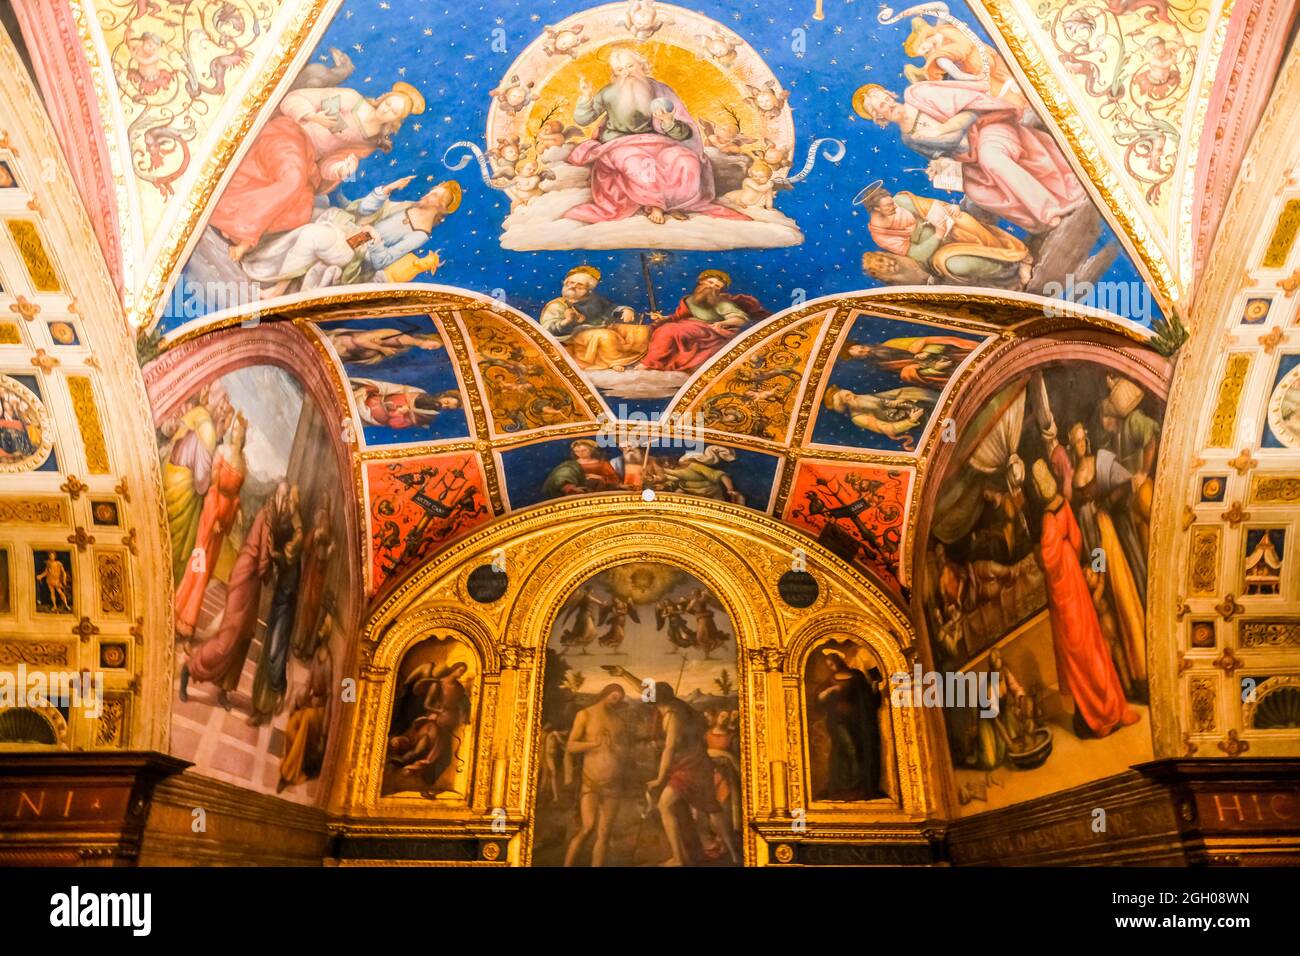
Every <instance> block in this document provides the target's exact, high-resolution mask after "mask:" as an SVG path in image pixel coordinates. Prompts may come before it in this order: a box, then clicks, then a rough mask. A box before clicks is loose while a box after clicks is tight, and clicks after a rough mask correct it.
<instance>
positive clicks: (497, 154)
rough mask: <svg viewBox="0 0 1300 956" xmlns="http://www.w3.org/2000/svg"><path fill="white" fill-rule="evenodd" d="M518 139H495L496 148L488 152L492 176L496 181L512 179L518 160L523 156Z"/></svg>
mask: <svg viewBox="0 0 1300 956" xmlns="http://www.w3.org/2000/svg"><path fill="white" fill-rule="evenodd" d="M523 153H524V151H523V149H522V148H521V147H520V145H519V137H518V136H511V137H510V138H508V139H507V138H506V137H504V136H498V137H497V144H496V147H495V148H493V149H489V150H488V154H487V155H488V159H490V160H491V161H492V175H493V178H496V179H514V178H515V172H516V169H517V167H518V165H519V160H520V158H521V157H522V156H523Z"/></svg>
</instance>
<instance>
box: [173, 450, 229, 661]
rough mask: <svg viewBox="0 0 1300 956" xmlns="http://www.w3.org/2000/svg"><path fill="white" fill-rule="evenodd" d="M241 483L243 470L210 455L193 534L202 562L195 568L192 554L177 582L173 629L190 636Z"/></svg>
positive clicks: (217, 558) (195, 624)
mask: <svg viewBox="0 0 1300 956" xmlns="http://www.w3.org/2000/svg"><path fill="white" fill-rule="evenodd" d="M243 486H244V472H243V471H242V470H241V469H239V468H236V467H235V466H234V465H232V464H231V463H230V462H229V461H227V460H226V459H225V457H224V456H222V455H213V456H212V479H211V483H210V484H209V485H208V493H207V495H206V496H205V497H204V499H203V511H202V512H201V513H200V515H199V531H198V534H197V535H196V536H195V538H194V547H195V549H196V550H197V549H200V548H201V549H202V553H203V565H202V569H201V570H195V568H194V562H193V557H191V559H190V563H189V564H187V565H186V567H185V574H184V576H183V577H182V578H181V583H180V586H179V587H177V589H176V603H175V606H176V633H177V634H179V635H181V636H182V637H192V636H193V635H194V629H195V628H196V627H197V626H198V623H199V611H200V610H201V609H202V608H203V594H204V592H205V591H207V589H208V582H209V581H211V580H212V572H213V570H214V569H215V568H216V566H217V561H218V560H220V558H221V546H222V544H224V543H225V540H226V534H227V532H229V531H230V526H231V524H233V523H234V520H235V512H236V511H238V510H239V489H240V488H242V487H243Z"/></svg>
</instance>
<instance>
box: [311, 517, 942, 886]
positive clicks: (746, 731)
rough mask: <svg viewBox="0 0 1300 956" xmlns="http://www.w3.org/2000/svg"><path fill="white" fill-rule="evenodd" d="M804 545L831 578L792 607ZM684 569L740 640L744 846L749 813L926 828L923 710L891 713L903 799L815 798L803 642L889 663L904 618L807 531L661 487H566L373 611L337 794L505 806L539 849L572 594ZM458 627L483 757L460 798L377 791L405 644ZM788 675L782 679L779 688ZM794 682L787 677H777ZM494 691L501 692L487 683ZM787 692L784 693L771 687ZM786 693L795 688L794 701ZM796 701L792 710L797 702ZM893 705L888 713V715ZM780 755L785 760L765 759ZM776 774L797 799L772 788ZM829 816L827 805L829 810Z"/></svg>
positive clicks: (474, 808) (402, 812)
mask: <svg viewBox="0 0 1300 956" xmlns="http://www.w3.org/2000/svg"><path fill="white" fill-rule="evenodd" d="M795 547H798V548H802V549H803V550H804V551H805V553H806V554H807V556H808V557H807V566H808V570H809V572H810V573H812V574H813V575H814V576H815V577H816V578H817V579H818V581H819V583H820V584H821V587H822V592H823V595H824V600H823V601H821V602H819V603H818V605H816V606H814V607H812V608H808V609H804V610H797V609H793V608H790V607H788V606H786V605H784V604H783V602H781V601H780V599H779V598H778V597H777V595H776V580H777V578H778V577H779V576H780V574H781V573H783V572H784V571H785V570H788V569H789V566H790V553H791V550H792V549H793V548H795ZM501 548H503V549H504V553H505V561H506V567H507V573H508V574H509V579H510V580H509V585H508V589H507V591H506V593H505V595H504V596H503V597H501V598H500V599H499V600H497V601H495V602H493V603H491V604H479V603H477V602H475V601H474V600H472V599H471V598H470V597H469V594H468V591H467V587H466V581H467V578H468V576H469V574H470V572H471V571H472V570H473V569H474V568H475V567H478V566H479V565H481V564H483V563H486V562H490V561H492V560H493V556H494V553H496V552H497V549H501ZM646 560H653V561H660V562H664V563H667V564H671V565H673V566H675V567H678V568H681V569H683V570H685V571H687V572H689V573H691V574H693V575H695V576H696V577H697V578H699V579H700V580H701V581H702V582H703V583H704V584H706V585H707V586H708V587H709V588H710V589H712V590H713V592H714V593H715V595H716V596H717V598H718V600H719V601H720V602H721V604H722V605H723V607H724V608H725V610H726V612H727V614H728V617H729V619H730V625H731V628H732V630H733V633H734V634H735V635H736V643H737V651H738V654H737V666H738V669H739V674H738V679H737V687H738V688H739V689H740V692H741V695H742V698H741V710H742V723H743V725H744V726H743V733H742V741H743V745H744V751H743V753H744V758H743V760H742V768H743V771H744V773H743V780H744V794H745V808H746V817H747V820H748V821H749V824H750V825H749V826H747V828H746V829H747V831H749V832H748V834H747V837H746V840H745V852H746V860H747V862H751V863H752V862H755V861H756V853H757V844H756V842H755V840H756V836H755V832H756V831H755V830H754V827H755V825H758V824H762V825H767V826H780V825H781V821H783V820H784V821H785V824H784V825H786V826H788V825H789V817H788V812H787V807H790V806H799V807H807V808H809V819H810V820H816V819H820V818H821V817H825V819H826V820H830V819H834V820H835V821H836V825H837V826H841V827H846V828H850V829H851V828H852V827H854V826H869V825H873V824H874V825H879V824H881V823H885V822H890V821H892V822H894V823H896V824H897V823H911V824H915V823H917V822H918V821H920V820H923V819H924V818H926V817H927V816H930V815H933V814H934V813H935V812H936V810H937V808H938V800H939V794H940V792H941V787H940V779H939V776H938V773H937V772H936V768H935V767H934V766H933V765H932V764H931V759H932V757H931V755H932V753H933V748H932V747H931V746H930V745H929V742H928V739H927V736H926V735H927V733H928V728H927V726H926V725H925V723H924V721H923V720H922V716H923V715H922V714H921V712H920V711H919V710H916V709H909V708H889V709H888V710H889V711H890V714H889V720H890V721H891V724H890V725H889V726H890V728H891V733H892V738H893V741H894V749H895V753H896V763H897V770H896V774H897V783H898V788H897V789H898V800H897V802H890V803H886V802H885V801H874V802H872V803H870V804H865V803H864V804H862V805H861V806H858V807H854V806H852V805H847V804H840V805H837V806H835V807H833V808H831V807H819V805H817V804H814V803H813V801H811V799H810V796H809V794H808V793H807V770H806V761H805V757H804V743H803V740H804V735H805V729H804V728H805V721H804V715H803V704H802V702H801V699H800V698H801V696H802V693H803V691H802V686H801V682H802V674H801V672H800V669H801V668H802V666H803V661H804V660H805V659H806V656H807V654H808V653H809V652H810V651H811V650H812V649H813V648H814V647H815V646H816V645H817V644H818V643H819V642H820V641H822V640H824V639H826V638H829V637H838V638H839V639H852V640H856V641H858V642H860V643H863V644H865V645H866V646H868V647H869V648H870V649H871V651H872V653H873V654H874V655H875V656H876V657H878V658H879V660H880V661H881V663H882V665H883V667H884V669H885V670H886V671H888V672H893V671H895V670H901V669H904V668H905V667H906V666H907V659H908V658H907V649H908V648H910V647H911V646H912V644H913V642H914V640H915V635H914V632H913V630H912V627H911V624H910V622H909V621H908V619H907V617H906V616H905V615H904V614H903V612H902V611H901V609H900V608H899V607H898V605H896V604H895V603H894V602H893V600H892V599H891V598H890V597H889V596H888V595H887V594H886V592H885V591H884V590H883V589H881V588H880V587H879V586H878V585H877V584H875V583H874V582H873V581H872V580H871V579H869V578H867V577H865V576H863V575H862V574H860V573H859V572H858V571H857V570H856V569H854V568H852V567H849V566H848V565H846V564H845V563H844V562H843V561H841V560H840V559H838V558H836V557H835V556H834V555H832V554H830V552H828V551H825V550H824V549H822V548H821V547H820V546H818V545H817V544H816V543H814V542H810V541H808V540H807V539H806V538H804V537H803V536H802V535H800V534H799V533H798V532H797V531H795V530H793V529H791V528H789V527H787V526H785V525H783V524H781V523H779V522H777V521H775V520H774V519H771V518H768V517H766V516H763V515H759V514H756V513H754V512H752V511H749V510H747V509H744V508H739V507H737V506H734V505H729V504H723V503H720V502H713V501H705V500H701V499H693V498H687V497H684V496H678V495H662V496H660V497H659V498H657V499H656V500H655V501H654V502H652V503H647V502H644V501H642V500H641V499H640V498H639V497H633V496H630V495H628V496H621V495H615V496H604V497H601V498H599V499H571V500H564V501H560V502H555V503H553V504H549V505H545V506H542V507H539V508H534V509H529V510H528V511H526V512H521V513H519V514H516V515H512V516H510V517H508V518H505V519H502V520H500V521H498V522H496V523H495V524H493V525H490V526H488V527H487V528H485V529H483V530H481V531H479V532H478V533H476V534H474V535H472V536H471V537H469V538H467V539H465V540H463V541H461V542H459V543H458V544H455V545H453V546H452V547H451V548H449V549H447V550H446V551H444V552H442V553H440V554H438V555H437V556H436V557H434V558H433V559H432V560H430V561H429V562H427V563H426V564H425V565H424V566H423V567H421V568H420V569H419V570H418V571H416V572H415V573H414V574H413V575H411V577H410V578H408V579H407V580H406V581H405V582H404V583H403V584H402V585H401V586H400V587H398V588H397V589H396V590H395V591H394V592H393V593H392V594H391V595H390V596H388V597H387V599H386V600H384V601H383V602H382V604H381V605H380V606H379V607H378V608H377V609H376V610H375V611H374V613H373V614H372V616H371V618H370V620H369V622H368V624H367V625H366V626H365V629H364V631H363V633H362V639H361V645H362V647H363V649H364V653H363V661H362V679H361V681H360V689H359V693H358V700H357V707H356V708H355V709H354V710H353V711H352V713H353V714H354V716H353V718H352V721H351V725H350V726H349V727H347V728H346V734H347V744H346V747H345V749H344V750H343V751H341V752H342V753H346V754H347V757H346V758H345V759H346V760H347V766H349V767H351V768H353V771H354V772H353V773H352V774H351V775H347V774H341V775H339V777H340V779H339V780H337V781H336V786H335V791H334V803H335V805H336V807H337V809H338V810H339V811H340V812H342V813H343V814H345V815H346V816H347V817H348V818H349V819H351V820H356V821H358V822H364V821H370V822H371V823H372V824H378V823H380V821H384V820H388V821H391V822H392V824H393V825H394V826H402V827H405V826H409V825H412V824H414V823H415V822H416V821H419V824H420V825H421V826H437V825H439V824H440V823H445V822H448V821H457V822H460V823H462V824H465V823H470V822H475V821H477V822H478V823H480V824H482V823H485V822H487V817H486V814H487V813H489V812H490V811H491V810H493V809H495V808H500V809H501V810H502V811H503V812H504V814H505V816H506V817H507V818H508V820H509V821H510V827H511V829H512V830H514V829H516V828H517V829H518V832H519V833H520V837H521V845H520V847H519V856H518V859H519V861H520V862H527V861H528V860H529V859H530V856H531V850H532V847H531V840H532V831H531V825H532V819H533V814H534V810H533V799H534V793H535V789H536V786H537V771H538V767H537V763H538V760H537V754H538V746H539V734H540V719H541V716H540V705H541V694H542V678H543V673H542V670H543V662H544V649H545V647H546V645H547V642H548V639H549V636H550V633H551V628H552V625H553V623H554V621H555V619H556V616H557V614H558V613H559V611H560V609H561V608H562V607H563V606H564V603H565V601H566V600H567V599H568V598H569V597H570V596H571V595H572V594H573V592H574V591H575V590H576V588H577V587H578V586H579V585H580V584H581V583H582V582H583V581H585V580H587V579H589V578H590V577H591V576H592V575H593V574H596V573H598V572H599V571H601V570H604V569H606V568H609V567H612V566H614V565H617V564H622V563H625V562H628V561H646ZM448 632H454V633H455V634H457V635H459V636H460V637H461V638H462V640H463V641H464V642H465V643H466V644H468V645H469V646H471V647H472V648H474V649H475V651H476V652H477V654H478V657H479V665H480V671H479V672H480V674H481V675H482V676H483V681H484V683H483V693H481V695H480V697H479V702H478V704H477V707H478V720H479V724H478V727H477V728H476V737H475V740H474V743H473V747H472V748H470V749H469V750H468V751H467V752H468V753H469V755H470V759H471V762H472V764H473V770H472V774H471V781H470V784H469V786H468V788H467V793H466V795H465V799H463V800H461V801H459V802H456V801H445V800H426V799H424V798H420V797H414V796H411V795H405V796H401V797H398V796H390V797H383V796H381V795H380V781H381V779H382V775H383V769H384V759H385V750H386V746H387V738H386V734H387V727H388V721H389V719H390V712H391V708H392V703H393V699H394V686H393V685H394V682H395V680H396V675H397V670H398V666H399V664H400V662H401V659H402V656H403V654H404V653H405V652H406V651H407V650H408V649H409V648H410V647H412V646H414V645H415V644H416V643H418V642H419V641H420V640H422V639H424V638H425V637H429V636H432V635H434V634H439V635H443V634H447V633H448ZM783 681H784V685H783ZM782 686H784V687H785V688H786V690H784V691H780V690H778V689H779V688H781V687H782ZM488 688H492V690H491V691H490V693H489V691H488ZM774 694H775V695H776V696H773V695H774ZM791 694H793V695H794V697H793V698H792V697H791ZM792 701H793V708H794V709H793V711H791V702H792ZM882 716H883V714H882ZM771 760H780V761H782V763H783V767H784V768H786V769H784V770H782V771H781V772H779V773H776V778H774V776H773V774H774V771H773V770H772V769H771V768H770V767H769V761H771ZM779 778H783V779H784V780H785V781H787V782H788V786H790V787H791V788H792V792H791V793H790V794H789V797H788V799H786V798H785V797H784V795H782V794H778V793H776V792H775V791H774V790H773V788H772V782H773V780H774V779H779ZM819 814H820V816H819Z"/></svg>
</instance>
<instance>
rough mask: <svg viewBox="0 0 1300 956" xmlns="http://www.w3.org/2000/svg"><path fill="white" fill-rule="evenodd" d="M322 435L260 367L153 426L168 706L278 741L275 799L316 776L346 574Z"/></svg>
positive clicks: (294, 397)
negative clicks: (167, 566)
mask: <svg viewBox="0 0 1300 956" xmlns="http://www.w3.org/2000/svg"><path fill="white" fill-rule="evenodd" d="M323 428H324V425H323V423H322V421H321V419H320V416H319V415H318V414H316V413H315V407H314V405H313V404H312V403H311V401H310V400H309V399H305V398H304V396H303V394H302V390H301V386H300V385H299V384H298V383H297V381H296V380H294V379H293V378H292V377H291V376H289V375H288V373H286V372H283V371H281V370H279V369H276V368H272V367H268V366H252V367H248V368H244V369H240V370H238V371H235V372H231V373H228V374H226V375H224V376H222V377H220V378H216V379H214V380H212V381H211V382H209V383H208V384H207V385H204V386H203V387H201V388H200V389H198V390H197V391H195V392H194V393H192V394H191V395H189V396H188V397H187V398H185V399H184V400H183V401H182V402H181V403H180V404H179V406H178V407H176V408H175V409H174V410H173V412H172V413H171V414H169V415H168V416H167V417H166V418H165V419H163V420H162V421H161V422H160V423H159V426H158V439H159V446H160V452H161V455H162V472H163V483H164V493H165V500H166V505H167V518H168V525H169V530H170V532H171V542H172V553H171V566H172V572H173V577H174V580H175V583H176V596H175V605H174V611H173V619H174V622H173V623H174V629H175V634H176V640H177V645H178V651H179V654H178V656H179V657H180V658H181V664H180V667H179V685H178V690H177V693H178V697H179V699H180V701H181V703H182V704H190V703H191V702H193V703H194V704H195V705H196V706H202V707H211V708H220V709H221V710H224V711H227V712H238V713H240V714H241V715H243V716H244V718H245V720H246V722H247V723H248V724H249V725H250V726H252V727H262V726H268V725H274V728H275V729H276V730H279V731H281V732H282V733H283V741H284V742H283V745H282V751H281V752H280V753H279V754H276V755H275V756H277V757H278V758H279V773H278V779H277V780H276V781H275V785H276V789H277V790H283V789H285V788H287V787H291V786H294V785H297V784H301V783H304V782H305V781H307V780H309V779H312V778H314V777H315V776H317V775H318V774H319V772H320V769H321V763H322V760H323V758H324V751H325V735H326V729H327V726H328V720H329V711H330V708H331V702H332V701H333V700H334V699H335V698H336V697H337V695H336V694H334V693H332V691H333V681H334V669H335V658H336V655H337V653H338V651H339V641H340V639H341V630H340V617H339V615H340V611H341V610H346V607H344V608H340V606H339V604H340V602H339V599H338V588H339V586H340V584H343V585H344V586H346V578H345V577H343V578H340V575H339V568H340V566H341V560H342V552H343V545H342V542H341V541H340V530H339V529H340V528H341V527H342V524H341V518H342V515H341V513H340V512H339V510H338V502H337V487H338V475H337V468H336V467H335V466H334V465H333V464H332V463H331V462H330V461H329V459H328V456H326V457H325V458H324V460H322V459H321V458H320V453H321V450H322V448H324V449H328V447H329V445H328V437H327V436H326V434H325V432H324V430H323ZM345 593H346V592H345ZM344 601H345V602H350V601H351V598H350V596H347V597H345V598H344ZM184 713H185V714H187V715H190V716H191V718H192V719H193V715H194V714H195V713H196V711H195V710H194V709H193V708H187V709H186V710H185V711H184ZM178 736H179V737H184V736H185V735H184V734H179V735H178ZM259 782H260V778H259Z"/></svg>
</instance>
